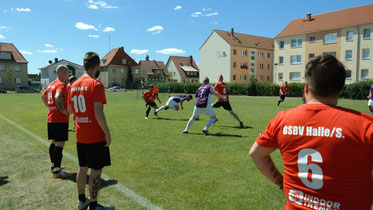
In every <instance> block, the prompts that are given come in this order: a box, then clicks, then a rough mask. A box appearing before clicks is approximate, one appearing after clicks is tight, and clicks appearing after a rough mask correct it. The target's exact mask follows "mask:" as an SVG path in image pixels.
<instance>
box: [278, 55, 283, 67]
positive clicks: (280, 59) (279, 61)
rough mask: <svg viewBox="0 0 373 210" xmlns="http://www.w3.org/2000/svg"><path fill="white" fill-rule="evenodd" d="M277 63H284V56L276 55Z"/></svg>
mask: <svg viewBox="0 0 373 210" xmlns="http://www.w3.org/2000/svg"><path fill="white" fill-rule="evenodd" d="M278 63H279V64H280V65H284V57H283V56H280V57H278Z"/></svg>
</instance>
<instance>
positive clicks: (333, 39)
mask: <svg viewBox="0 0 373 210" xmlns="http://www.w3.org/2000/svg"><path fill="white" fill-rule="evenodd" d="M332 43H337V33H331V34H325V36H324V44H332Z"/></svg>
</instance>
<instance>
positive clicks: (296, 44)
mask: <svg viewBox="0 0 373 210" xmlns="http://www.w3.org/2000/svg"><path fill="white" fill-rule="evenodd" d="M291 47H302V39H293V40H291Z"/></svg>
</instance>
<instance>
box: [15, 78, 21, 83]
mask: <svg viewBox="0 0 373 210" xmlns="http://www.w3.org/2000/svg"><path fill="white" fill-rule="evenodd" d="M14 80H15V83H17V84H21V83H22V80H21V78H14Z"/></svg>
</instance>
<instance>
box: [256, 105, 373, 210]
mask: <svg viewBox="0 0 373 210" xmlns="http://www.w3.org/2000/svg"><path fill="white" fill-rule="evenodd" d="M372 122H373V116H370V115H366V114H362V113H360V112H356V111H353V110H349V109H345V108H342V107H337V106H329V105H324V104H304V105H300V106H298V107H296V108H293V109H290V110H288V111H284V112H280V113H278V115H277V116H276V118H274V119H273V120H272V121H271V122H270V123H269V124H268V127H267V129H266V131H264V132H263V133H262V134H261V136H260V137H258V139H257V140H256V142H257V143H258V144H259V145H261V146H263V147H272V148H273V147H275V148H279V149H280V151H281V154H282V159H283V163H284V180H283V186H284V193H285V196H286V198H287V204H286V207H285V209H319V208H320V209H370V206H371V203H372V164H373V124H372Z"/></svg>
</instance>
